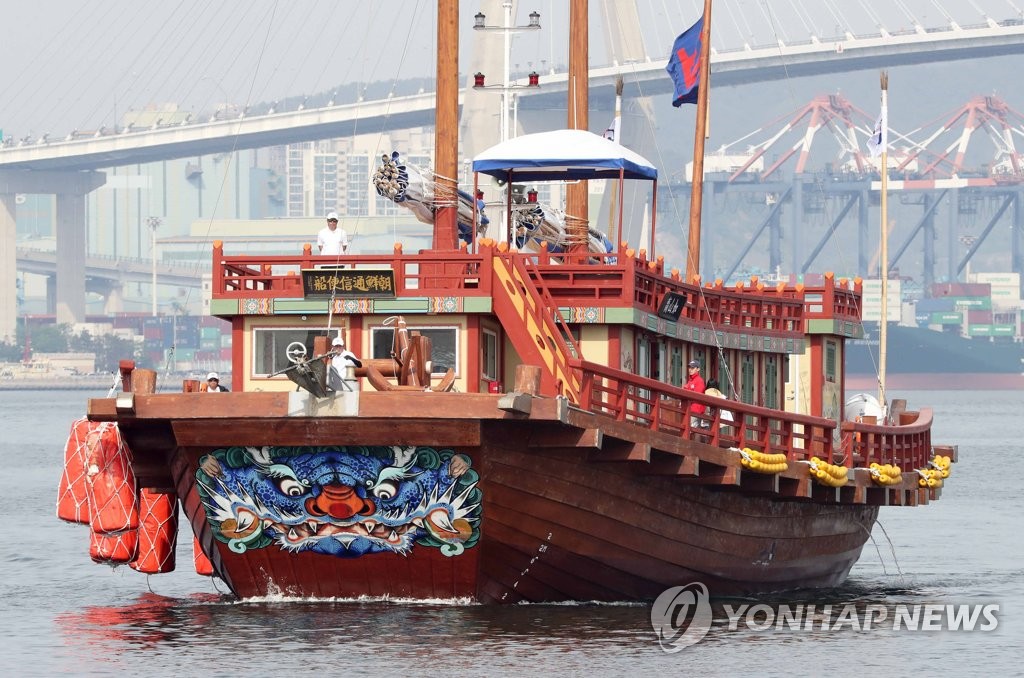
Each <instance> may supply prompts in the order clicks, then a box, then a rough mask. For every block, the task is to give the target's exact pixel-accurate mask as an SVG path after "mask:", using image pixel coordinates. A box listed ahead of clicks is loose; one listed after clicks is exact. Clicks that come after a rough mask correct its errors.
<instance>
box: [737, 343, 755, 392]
mask: <svg viewBox="0 0 1024 678" xmlns="http://www.w3.org/2000/svg"><path fill="white" fill-rule="evenodd" d="M740 399H741V400H743V402H745V403H750V404H753V403H754V356H752V355H750V354H749V353H744V354H743V357H742V358H741V359H740Z"/></svg>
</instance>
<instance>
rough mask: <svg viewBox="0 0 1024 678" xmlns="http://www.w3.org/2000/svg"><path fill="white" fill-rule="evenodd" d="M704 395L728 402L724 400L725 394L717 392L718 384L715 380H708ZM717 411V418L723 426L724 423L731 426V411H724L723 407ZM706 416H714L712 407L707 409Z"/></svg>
mask: <svg viewBox="0 0 1024 678" xmlns="http://www.w3.org/2000/svg"><path fill="white" fill-rule="evenodd" d="M704 393H706V394H707V395H709V396H715V397H716V398H725V399H726V400H728V398H726V396H725V394H724V393H722V392H721V391H720V390H718V382H717V381H716V380H714V379H708V383H707V388H706V389H704ZM718 410H719V412H720V415H719V418H720V419H721V421H722V423H723V424H724V423H726V422H728V423H730V424H731V423H732V422H733V421H734V419H733V415H732V412H731V411H729V410H727V409H725V408H724V407H720V408H718ZM708 414H710V415H711V416H714V415H715V409H714V408H712V407H709V408H708Z"/></svg>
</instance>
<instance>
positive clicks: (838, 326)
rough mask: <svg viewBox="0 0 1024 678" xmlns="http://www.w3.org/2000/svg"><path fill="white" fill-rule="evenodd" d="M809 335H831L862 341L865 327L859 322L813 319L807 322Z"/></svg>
mask: <svg viewBox="0 0 1024 678" xmlns="http://www.w3.org/2000/svg"><path fill="white" fill-rule="evenodd" d="M807 334H831V335H834V336H837V337H846V338H847V339H861V338H863V337H864V327H863V326H862V325H861V324H860V323H859V322H851V321H849V320H834V319H829V318H812V319H810V320H808V321H807Z"/></svg>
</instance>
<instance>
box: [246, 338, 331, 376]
mask: <svg viewBox="0 0 1024 678" xmlns="http://www.w3.org/2000/svg"><path fill="white" fill-rule="evenodd" d="M320 333H321V332H320V331H319V330H311V329H309V328H308V327H274V328H269V327H266V328H260V327H258V328H256V329H254V330H253V350H252V356H253V366H252V372H253V376H254V377H266V376H268V375H271V374H273V373H274V372H277V371H279V370H283V369H284V368H286V367H288V366H289V365H291V364H292V363H291V362H290V361H289V360H288V356H287V353H286V352H287V350H288V346H289V344H291V343H292V342H296V341H297V342H299V343H300V344H302V345H303V346H305V347H306V356H307V357H312V356H313V337H315V336H317V335H318V334H320Z"/></svg>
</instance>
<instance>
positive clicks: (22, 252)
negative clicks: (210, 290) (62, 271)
mask: <svg viewBox="0 0 1024 678" xmlns="http://www.w3.org/2000/svg"><path fill="white" fill-rule="evenodd" d="M17 255H18V270H19V271H22V272H23V273H33V274H36V275H45V276H47V278H48V279H49V280H55V279H56V276H57V253H56V252H53V251H49V250H37V249H30V248H27V247H19V248H18V250H17ZM83 263H84V269H85V290H86V291H87V292H95V293H98V294H101V295H103V296H105V297H106V298H107V308H106V309H105V310H106V311H107V312H108V313H116V312H120V311H122V310H123V309H122V308H121V307H120V305H121V302H122V299H123V297H122V293H121V290H122V288H123V287H124V285H125V284H126V283H142V284H146V285H148V284H150V283H151V282H152V280H153V275H154V273H155V274H156V275H157V276H158V277H159V279H160V283H161V284H163V285H170V286H173V287H192V288H200V287H202V283H203V276H204V275H208V274H209V273H210V267H209V266H208V265H207V266H203V267H200V266H197V265H195V264H167V263H164V262H160V261H157V262H156V264H155V265H154V263H153V260H152V259H136V258H131V257H113V256H105V255H100V254H86V256H85V260H84V262H83ZM55 293H56V289H55V287H54V286H53V285H48V286H47V296H48V297H49V298H48V300H47V302H48V303H47V305H48V306H51V307H53V306H56V299H54V298H53V297H54V295H55Z"/></svg>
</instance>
